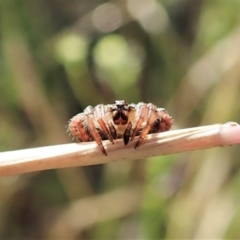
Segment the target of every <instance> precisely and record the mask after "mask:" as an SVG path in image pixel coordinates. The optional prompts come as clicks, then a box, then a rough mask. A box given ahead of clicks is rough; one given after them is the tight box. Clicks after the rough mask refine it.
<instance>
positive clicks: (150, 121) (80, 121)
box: [68, 100, 173, 155]
mask: <svg viewBox="0 0 240 240" xmlns="http://www.w3.org/2000/svg"><path fill="white" fill-rule="evenodd" d="M172 121H173V120H172V117H171V116H170V115H169V114H168V113H167V111H166V110H165V109H164V108H157V107H156V106H155V105H154V104H152V103H143V102H140V103H138V104H133V103H132V104H128V103H127V102H126V101H124V100H117V101H115V102H114V103H113V104H108V105H103V104H99V105H97V106H95V107H92V106H88V107H87V108H85V110H84V111H83V113H79V114H77V115H76V116H74V117H73V118H72V119H71V120H70V121H69V125H68V130H69V132H70V133H71V134H72V135H73V137H74V138H75V139H76V140H77V141H78V142H88V141H96V142H97V144H98V146H99V147H100V149H101V151H102V152H103V153H104V154H105V155H107V152H106V150H105V148H104V146H103V144H102V140H106V139H109V140H110V141H111V142H112V144H114V140H115V139H119V138H123V141H124V144H125V145H127V144H128V142H129V140H131V141H132V140H133V139H134V138H135V137H136V136H139V138H138V141H137V143H136V144H135V148H137V147H138V146H139V145H140V144H141V142H142V141H143V140H144V138H145V137H146V135H147V134H151V133H158V132H164V131H168V130H170V128H171V126H172Z"/></svg>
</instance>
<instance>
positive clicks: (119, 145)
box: [0, 122, 240, 176]
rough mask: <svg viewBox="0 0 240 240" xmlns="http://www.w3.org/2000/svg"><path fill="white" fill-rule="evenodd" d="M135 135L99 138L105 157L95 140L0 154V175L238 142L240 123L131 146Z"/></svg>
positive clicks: (190, 130)
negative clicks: (126, 140) (125, 138)
mask: <svg viewBox="0 0 240 240" xmlns="http://www.w3.org/2000/svg"><path fill="white" fill-rule="evenodd" d="M136 140H137V137H136V139H135V140H134V141H133V142H130V143H129V144H128V145H127V146H125V145H124V144H123V141H122V139H119V140H117V141H116V142H115V144H114V145H112V144H111V143H110V142H109V141H103V144H104V147H105V148H106V151H107V153H108V156H105V155H104V154H103V153H102V152H101V150H100V149H99V147H98V146H97V144H96V143H95V142H88V143H80V144H79V143H70V144H64V145H55V146H48V147H40V148H32V149H23V150H17V151H10V152H2V153H0V176H8V175H13V174H21V173H27V172H34V171H40V170H46V169H56V168H67V167H77V166H86V165H94V164H103V163H109V162H115V161H122V160H134V159H143V158H149V157H154V156H161V155H166V154H175V153H181V152H186V151H193V150H200V149H206V148H212V147H217V146H225V145H233V144H240V125H238V124H237V123H234V122H229V123H226V124H215V125H209V126H203V127H195V128H187V129H181V130H171V131H168V132H163V133H157V134H150V135H148V136H147V137H146V139H144V141H143V143H142V144H141V145H140V146H139V147H138V148H137V149H134V144H135V143H136Z"/></svg>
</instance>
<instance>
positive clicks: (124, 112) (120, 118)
mask: <svg viewBox="0 0 240 240" xmlns="http://www.w3.org/2000/svg"><path fill="white" fill-rule="evenodd" d="M128 112H129V106H128V103H127V102H126V101H125V100H117V101H114V104H113V106H112V114H113V122H114V123H115V124H117V125H124V124H127V122H128Z"/></svg>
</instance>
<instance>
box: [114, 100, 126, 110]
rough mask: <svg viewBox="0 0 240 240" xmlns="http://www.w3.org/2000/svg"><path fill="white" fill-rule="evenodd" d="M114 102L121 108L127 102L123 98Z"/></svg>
mask: <svg viewBox="0 0 240 240" xmlns="http://www.w3.org/2000/svg"><path fill="white" fill-rule="evenodd" d="M114 104H115V105H116V106H117V108H119V109H123V108H124V106H127V105H128V104H127V102H126V101H125V100H116V101H114Z"/></svg>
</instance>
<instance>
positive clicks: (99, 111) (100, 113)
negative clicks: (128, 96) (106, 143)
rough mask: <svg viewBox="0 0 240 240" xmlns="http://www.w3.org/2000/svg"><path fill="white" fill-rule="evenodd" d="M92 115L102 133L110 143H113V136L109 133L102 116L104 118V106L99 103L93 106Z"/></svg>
mask: <svg viewBox="0 0 240 240" xmlns="http://www.w3.org/2000/svg"><path fill="white" fill-rule="evenodd" d="M94 117H95V118H96V119H97V122H98V124H99V125H100V127H101V129H102V132H103V134H104V135H105V136H106V137H107V138H108V139H109V140H110V142H111V143H112V144H114V141H113V137H112V135H111V134H110V132H109V130H108V128H107V126H106V124H105V121H104V118H105V107H104V105H103V104H99V105H97V106H96V107H95V108H94Z"/></svg>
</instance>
